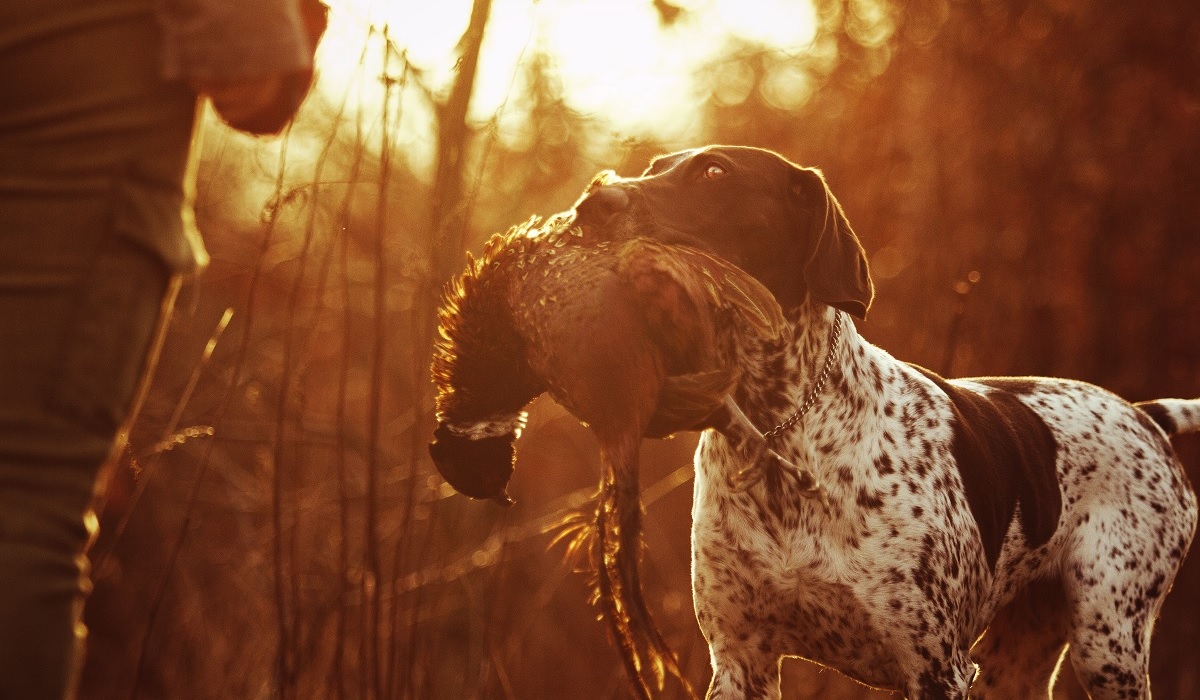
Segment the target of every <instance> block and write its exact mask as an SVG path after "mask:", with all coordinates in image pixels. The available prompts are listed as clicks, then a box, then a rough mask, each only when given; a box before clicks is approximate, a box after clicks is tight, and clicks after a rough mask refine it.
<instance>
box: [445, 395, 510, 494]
mask: <svg viewBox="0 0 1200 700" xmlns="http://www.w3.org/2000/svg"><path fill="white" fill-rule="evenodd" d="M524 417H525V414H524V413H523V412H522V413H520V414H518V416H517V419H516V420H515V421H512V422H511V424H510V425H509V426H507V427H508V429H507V430H506V429H505V426H504V425H503V422H494V421H489V422H488V423H486V424H480V425H479V426H474V427H472V428H467V429H455V428H452V427H451V426H450V425H448V424H446V423H439V424H438V427H437V429H436V430H435V431H434V432H433V442H431V443H429V455H430V456H431V457H433V464H434V466H436V467H437V470H438V473H439V474H441V475H442V478H443V479H445V480H446V482H447V483H449V484H450V485H451V486H453V487H454V490H455V491H458V492H459V493H461V494H463V495H464V496H470V497H471V498H478V499H489V500H493V501H495V502H497V503H499V504H500V505H503V506H511V505H512V504H513V500H512V499H511V498H509V496H508V481H509V479H511V478H512V474H513V462H514V460H515V459H516V450H515V449H514V443H515V442H516V440H517V438H518V437H520V435H521V428H522V427H523V426H524V424H525V420H524Z"/></svg>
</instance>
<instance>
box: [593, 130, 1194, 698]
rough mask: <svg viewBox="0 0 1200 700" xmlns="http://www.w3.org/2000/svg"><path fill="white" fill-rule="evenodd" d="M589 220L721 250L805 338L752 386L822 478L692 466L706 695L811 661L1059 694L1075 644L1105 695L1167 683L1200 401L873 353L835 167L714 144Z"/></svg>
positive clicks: (887, 685) (750, 691) (1076, 664)
mask: <svg viewBox="0 0 1200 700" xmlns="http://www.w3.org/2000/svg"><path fill="white" fill-rule="evenodd" d="M576 221H577V224H578V225H579V226H580V227H581V228H582V230H584V231H585V232H593V231H595V232H603V233H604V235H607V236H613V237H622V236H629V237H639V236H641V237H649V238H656V239H658V240H662V241H665V242H669V243H678V244H685V245H689V246H695V247H699V248H702V249H704V250H708V251H712V252H713V253H715V254H717V255H720V256H722V257H723V258H725V259H727V260H729V261H730V262H732V263H733V264H735V265H737V266H739V267H740V268H741V269H743V270H744V271H746V272H747V273H748V274H750V275H751V276H753V277H754V278H756V279H757V280H759V281H760V282H761V283H762V284H763V285H764V286H766V287H767V289H768V290H769V291H771V292H772V293H773V294H774V295H775V297H776V299H777V300H778V301H779V303H780V305H781V306H782V307H783V308H784V309H785V310H786V313H787V318H788V320H789V321H790V322H791V323H790V331H789V332H787V333H785V335H786V337H785V339H784V340H783V341H781V342H779V343H769V342H764V343H761V344H760V345H759V347H757V348H755V350H754V353H753V357H754V358H755V360H754V361H752V362H750V363H749V364H750V366H747V367H745V368H744V372H743V378H742V381H741V382H740V384H739V385H738V386H737V387H736V389H735V397H736V402H737V404H738V405H739V406H741V407H742V409H743V410H744V411H745V413H746V414H747V416H748V418H749V419H750V420H751V421H752V422H753V423H754V424H755V426H756V427H757V428H758V429H759V430H760V431H761V432H762V433H764V434H765V435H766V436H767V438H768V440H770V441H771V445H772V448H773V449H774V450H776V451H777V452H778V453H780V454H781V455H782V456H783V457H785V458H786V459H788V460H789V461H791V462H792V463H795V464H797V465H800V466H802V467H803V468H805V469H806V470H808V471H809V472H811V473H812V474H814V475H815V476H816V478H817V479H818V480H819V481H820V482H821V487H822V489H823V492H824V494H825V498H823V499H820V500H818V499H812V498H806V497H804V495H803V494H800V493H798V490H797V487H796V486H795V485H793V484H792V483H791V482H789V481H788V480H786V479H780V478H765V479H762V480H760V481H758V483H756V484H754V485H753V486H751V487H750V488H748V489H740V488H737V487H736V485H735V484H733V483H732V482H731V479H730V475H731V474H737V473H739V472H741V471H743V470H744V469H745V468H746V465H745V464H744V463H743V461H744V458H743V456H742V453H741V452H739V450H737V449H736V448H735V447H734V446H732V445H731V444H730V443H729V441H728V440H727V439H726V438H725V437H724V436H722V435H720V434H719V433H716V432H714V431H706V432H704V433H703V434H702V437H701V440H700V444H699V446H698V448H697V452H696V457H695V468H696V479H695V487H694V488H695V492H694V504H693V525H692V536H691V540H692V590H693V596H694V604H695V611H696V617H697V619H698V622H699V624H700V628H701V630H702V632H703V633H704V636H705V638H706V640H707V641H708V644H709V649H710V653H711V662H712V680H711V683H710V686H709V689H708V698H710V699H712V700H716V699H718V698H720V699H726V698H779V697H780V689H779V665H780V660H781V658H782V657H784V656H797V657H803V658H805V659H809V660H812V661H815V662H817V663H819V664H822V665H824V666H827V667H830V668H834V669H836V670H838V671H840V672H841V673H843V674H845V675H847V676H849V677H851V678H854V679H856V680H858V681H860V682H862V683H865V684H867V685H871V686H875V687H878V688H883V689H890V690H894V691H899V692H901V693H903V694H904V695H905V696H906V697H907V698H909V700H934V699H938V700H959V699H962V698H966V697H968V694H970V697H972V698H987V699H988V700H994V699H996V698H1013V699H1015V698H1021V699H1024V698H1031V697H1039V696H1040V697H1050V695H1049V693H1050V689H1051V687H1052V685H1053V683H1054V680H1055V677H1056V675H1057V673H1058V669H1059V665H1060V663H1061V661H1062V660H1063V659H1064V658H1066V659H1067V660H1069V663H1070V666H1071V668H1072V669H1073V670H1074V672H1075V674H1076V677H1077V678H1078V679H1079V681H1080V683H1081V684H1082V686H1083V687H1084V688H1085V689H1086V690H1087V692H1088V693H1089V694H1090V695H1091V697H1092V698H1093V699H1094V700H1117V699H1118V698H1138V699H1143V698H1149V697H1150V688H1149V679H1148V675H1147V665H1148V662H1149V657H1150V637H1151V631H1152V628H1153V624H1154V620H1155V618H1156V616H1157V614H1158V612H1159V609H1160V607H1161V605H1162V602H1163V599H1164V598H1165V596H1166V595H1167V593H1168V591H1169V590H1170V588H1171V585H1172V582H1173V580H1174V577H1175V574H1176V572H1177V571H1178V569H1179V566H1180V564H1181V562H1182V561H1183V559H1184V556H1185V555H1186V553H1187V550H1188V547H1189V546H1190V544H1191V540H1192V536H1193V534H1194V532H1195V528H1196V520H1197V502H1196V496H1195V493H1194V491H1193V489H1192V487H1191V485H1190V484H1189V482H1188V479H1187V477H1186V475H1185V473H1184V471H1183V469H1182V466H1181V465H1180V463H1179V460H1178V458H1177V457H1176V455H1175V453H1174V451H1173V449H1172V447H1171V444H1170V442H1169V438H1170V436H1171V435H1174V434H1178V433H1183V432H1193V431H1197V430H1200V399H1198V400H1190V401H1189V400H1180V399H1165V400H1160V401H1151V402H1145V403H1141V404H1137V405H1133V404H1130V403H1128V402H1126V401H1124V400H1123V399H1121V398H1119V397H1117V396H1115V395H1113V394H1111V393H1109V392H1108V391H1106V390H1104V389H1101V388H1099V387H1097V386H1093V385H1090V384H1086V383H1082V382H1076V381H1069V380H1064V379H1050V378H1032V377H1015V378H1011V377H1010V378H975V379H960V380H946V379H943V378H941V377H939V376H937V375H936V374H934V373H932V372H929V371H927V370H924V369H922V368H920V367H917V366H914V365H910V364H906V363H904V362H901V361H899V360H897V359H895V358H893V357H892V356H891V355H889V354H888V353H887V352H885V351H884V350H882V349H880V348H878V347H876V346H874V345H871V344H870V343H868V342H867V341H866V340H864V339H863V338H862V337H861V336H860V335H859V334H858V332H857V331H856V329H855V326H854V323H853V322H852V320H851V318H850V317H852V316H853V317H857V318H859V319H862V318H864V317H865V316H866V314H867V311H868V309H869V307H870V305H871V301H872V299H873V295H874V288H873V286H872V282H871V277H870V272H869V268H868V264H867V258H866V255H865V252H864V250H863V248H862V245H861V244H860V242H859V240H858V239H857V237H856V236H855V234H854V232H853V230H852V229H851V227H850V225H849V222H848V221H847V219H846V217H845V214H844V213H843V211H842V208H841V206H840V205H839V204H838V202H837V200H836V199H835V198H834V196H833V195H832V193H831V192H830V190H829V188H828V187H827V185H826V183H825V180H824V178H823V177H822V175H821V174H820V173H819V172H818V171H816V170H812V169H807V168H802V167H799V166H797V165H794V164H793V163H791V162H789V161H787V160H786V159H784V158H783V157H782V156H780V155H778V154H776V153H773V152H770V151H766V150H760V149H754V148H748V147H733V146H713V147H706V148H699V149H693V150H687V151H682V152H679V153H674V154H671V155H667V156H663V157H660V158H657V159H655V160H654V161H653V162H652V163H651V165H650V167H649V168H648V169H647V170H646V171H645V172H644V173H643V175H642V176H640V177H636V178H619V177H616V176H615V175H613V174H611V173H606V174H602V176H600V177H599V178H598V179H597V181H596V182H595V183H594V184H593V186H592V187H590V188H589V190H588V191H587V192H586V193H585V195H584V196H583V197H582V198H581V200H580V201H579V202H578V203H577V205H576Z"/></svg>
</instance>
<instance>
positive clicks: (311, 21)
mask: <svg viewBox="0 0 1200 700" xmlns="http://www.w3.org/2000/svg"><path fill="white" fill-rule="evenodd" d="M297 4H298V6H299V10H300V19H301V21H302V23H303V26H304V31H305V34H306V35H307V36H308V40H309V51H310V52H311V53H312V54H315V53H316V50H317V44H318V43H319V42H320V40H321V37H322V36H323V35H324V34H325V29H326V28H327V27H328V24H329V7H328V6H327V5H325V4H324V3H323V2H321V0H297ZM312 79H313V70H312V68H311V67H310V68H305V69H303V70H297V71H291V72H288V73H282V74H271V75H265V76H262V77H259V78H249V79H243V80H236V81H221V82H218V81H213V80H199V79H193V80H191V81H190V82H191V85H192V89H194V90H195V91H196V92H197V93H198V94H201V95H207V96H208V97H209V98H210V99H211V100H212V104H213V108H214V109H215V110H216V111H217V114H218V115H220V117H221V119H222V121H224V122H225V123H227V124H229V125H230V126H232V127H233V128H235V129H238V130H239V131H246V132H249V133H251V134H258V135H268V134H277V133H279V132H280V131H282V130H283V127H285V126H287V123H288V121H290V120H291V118H292V117H293V116H295V114H296V110H297V109H299V108H300V104H301V103H302V102H304V97H305V96H306V95H307V94H308V89H309V87H311V85H312Z"/></svg>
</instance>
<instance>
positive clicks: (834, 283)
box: [779, 167, 875, 319]
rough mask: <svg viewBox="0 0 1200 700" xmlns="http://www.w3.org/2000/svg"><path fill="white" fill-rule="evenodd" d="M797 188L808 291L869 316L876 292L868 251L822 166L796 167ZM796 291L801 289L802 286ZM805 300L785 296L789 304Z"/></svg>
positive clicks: (825, 300) (851, 310) (849, 311)
mask: <svg viewBox="0 0 1200 700" xmlns="http://www.w3.org/2000/svg"><path fill="white" fill-rule="evenodd" d="M792 191H793V194H794V195H795V197H796V199H797V202H798V204H799V207H798V209H799V213H798V215H797V216H798V217H799V219H800V225H801V230H800V231H799V232H798V233H800V236H801V238H800V240H802V241H805V242H806V243H803V244H802V245H805V246H806V248H805V250H806V252H807V251H812V252H811V254H808V257H807V259H806V260H804V261H802V264H803V265H804V272H803V279H804V285H803V290H804V291H807V292H808V293H809V294H810V295H812V298H813V299H816V300H817V301H820V302H824V303H826V304H829V305H830V306H832V307H834V308H837V309H841V310H842V311H845V312H847V313H850V314H853V315H854V316H856V317H857V318H860V319H862V318H866V316H867V310H868V309H869V308H871V300H872V299H873V298H874V297H875V287H874V285H873V284H872V283H871V273H870V270H868V268H867V254H866V252H865V251H864V250H863V247H862V244H861V243H859V242H858V237H857V236H855V235H854V231H853V229H851V228H850V222H849V221H847V220H846V214H845V213H844V212H843V211H842V205H841V204H839V203H838V201H837V199H835V198H834V196H833V192H831V191H830V190H829V185H827V184H826V183H825V178H824V177H823V176H822V175H821V172H820V171H819V170H814V169H811V168H800V167H797V168H795V172H794V176H793V184H792ZM796 291H797V292H800V293H802V291H801V290H800V289H799V288H798V289H797V290H796ZM803 301H804V300H803V298H800V299H780V300H779V302H780V304H781V305H782V306H783V307H784V308H789V307H793V306H798V305H799V304H800V303H801V302H803Z"/></svg>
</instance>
